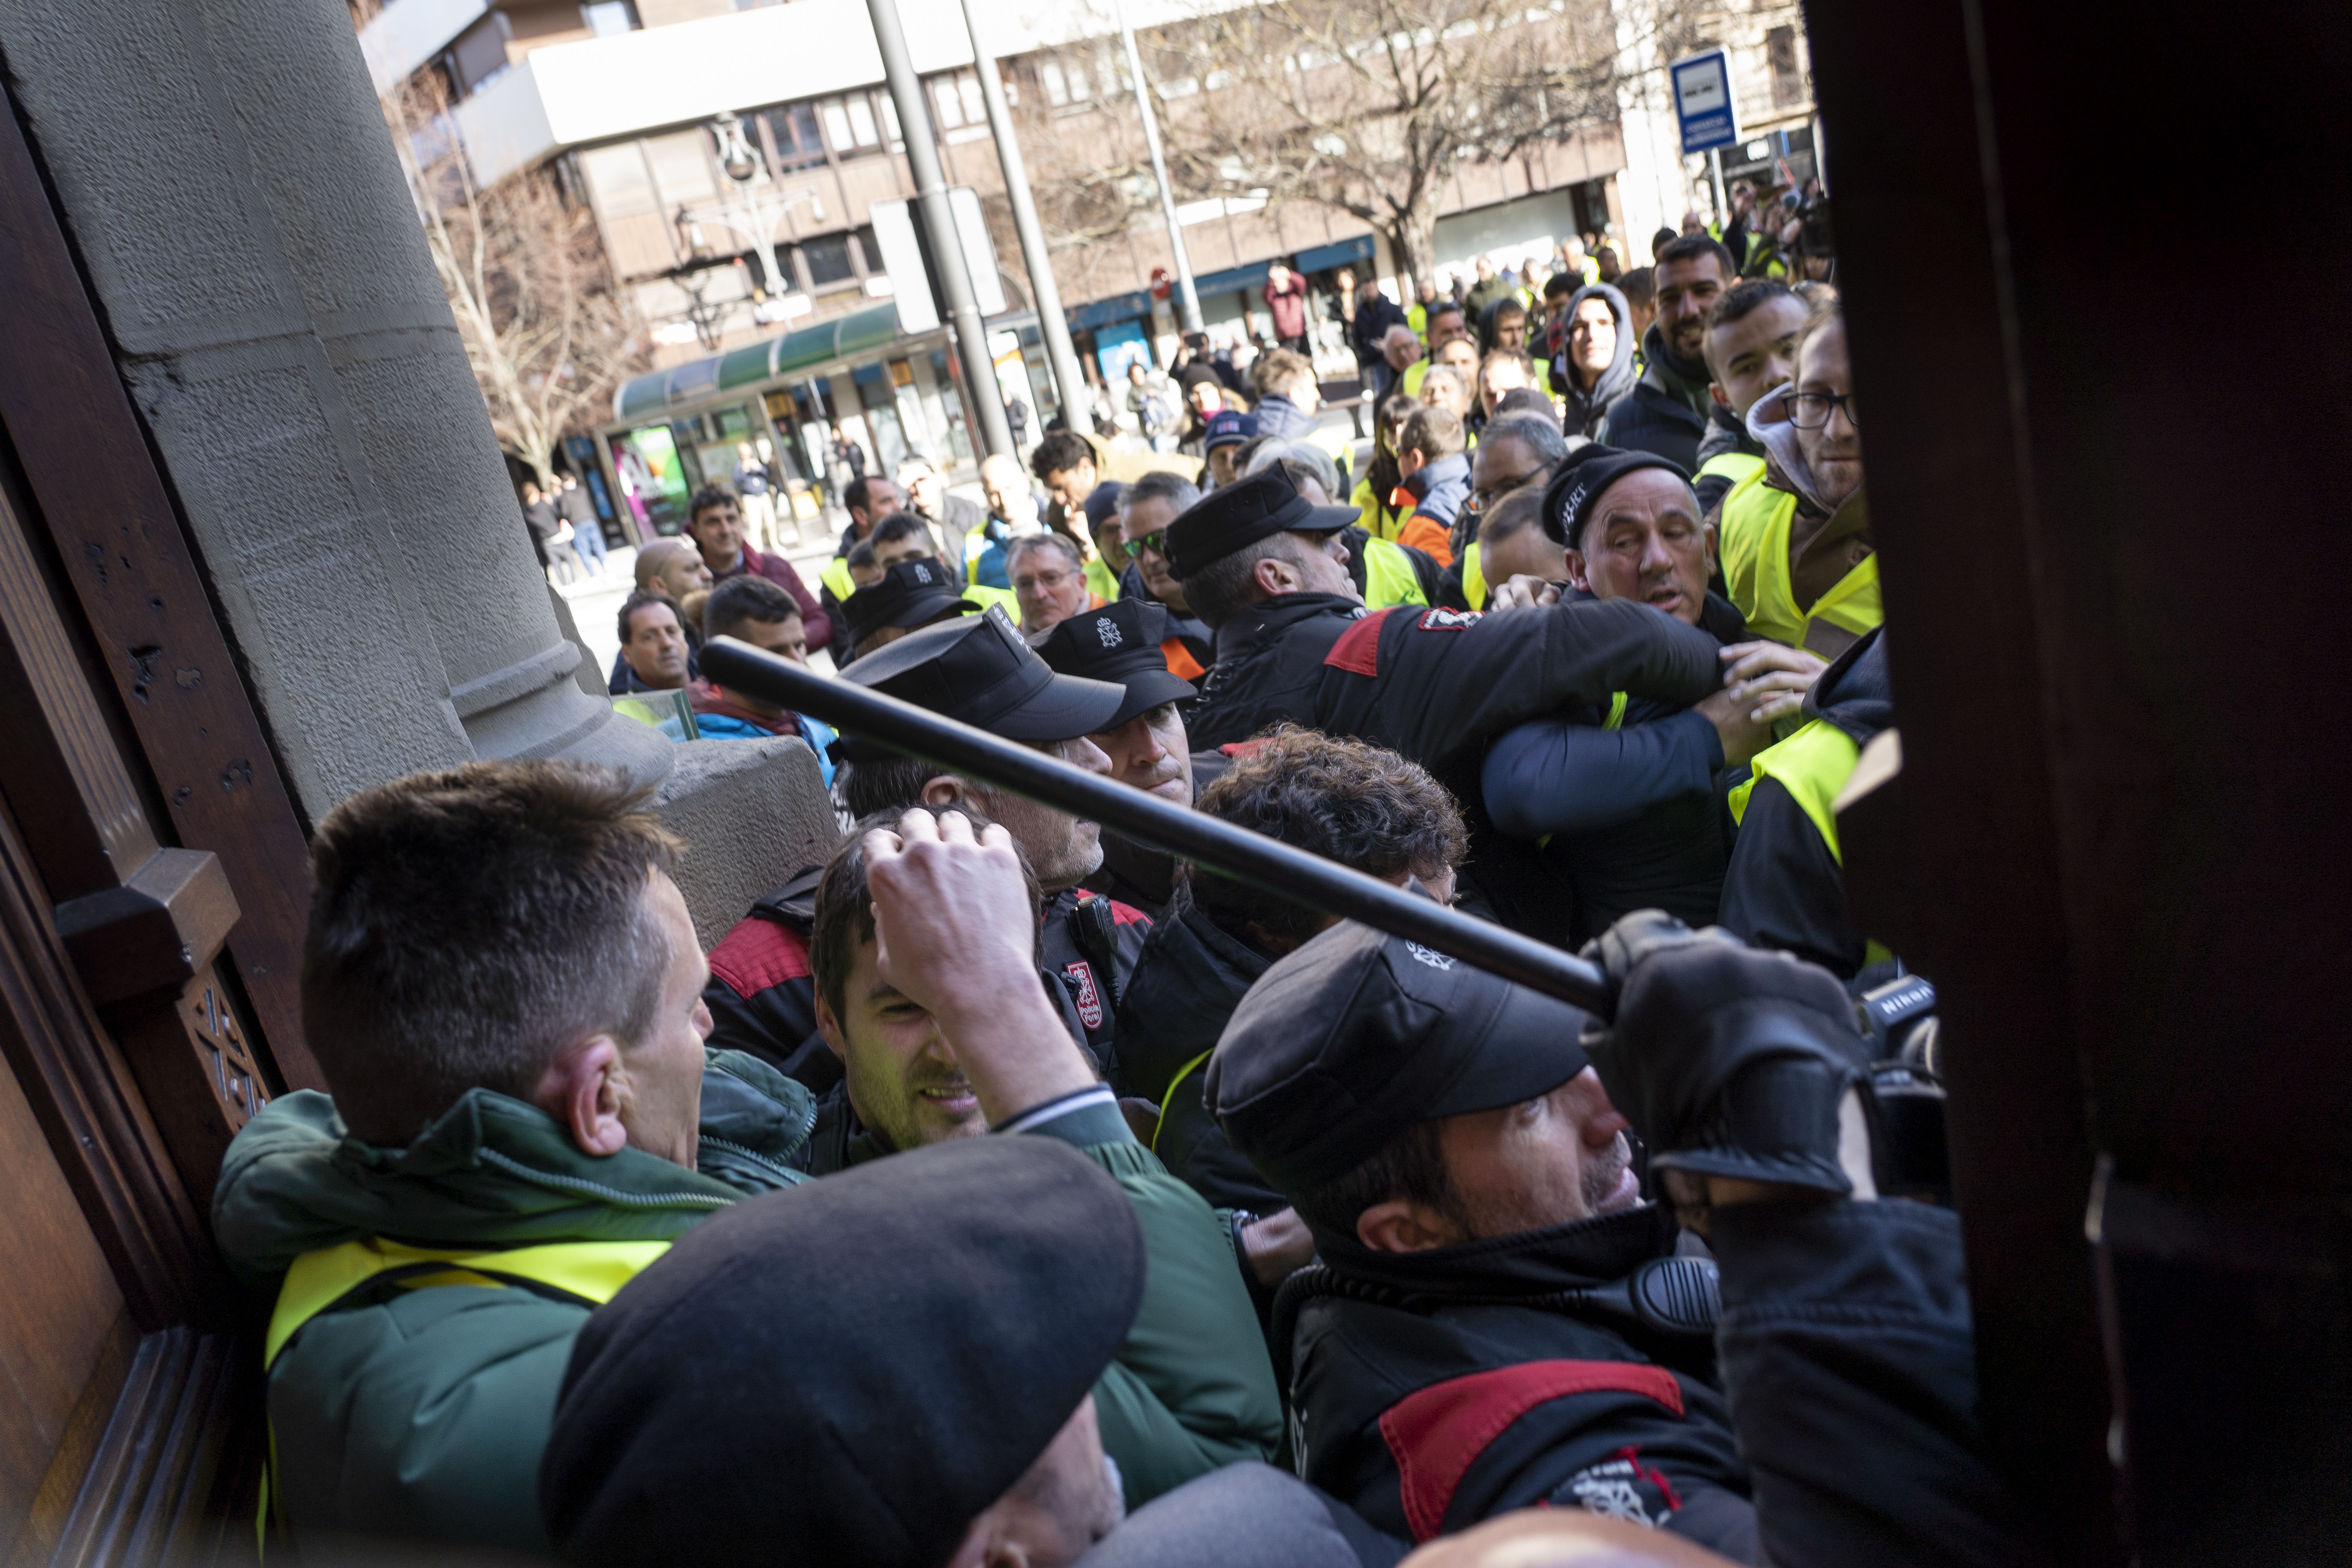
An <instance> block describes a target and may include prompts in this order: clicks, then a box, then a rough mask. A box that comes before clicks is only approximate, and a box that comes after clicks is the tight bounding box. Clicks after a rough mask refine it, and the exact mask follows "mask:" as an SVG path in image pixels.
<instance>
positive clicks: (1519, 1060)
mask: <svg viewBox="0 0 2352 1568" xmlns="http://www.w3.org/2000/svg"><path fill="white" fill-rule="evenodd" d="M1583 1026H1584V1014H1583V1013H1581V1012H1580V1011H1579V1010H1578V1009H1576V1008H1574V1007H1571V1006H1570V1005H1568V1004H1567V1003H1565V1002H1557V1001H1554V1000H1553V999H1552V998H1550V997H1549V996H1546V995H1544V994H1541V993H1540V992H1536V991H1530V990H1528V988H1527V987H1526V986H1524V985H1515V984H1512V983H1511V982H1509V981H1507V980H1505V979H1502V978H1500V977H1499V976H1497V975H1493V974H1489V973H1486V971H1485V970H1483V969H1478V968H1475V967H1473V966H1472V965H1470V964H1468V963H1464V962H1463V961H1462V960H1460V959H1456V958H1448V957H1447V956H1446V955H1445V954H1444V953H1442V952H1434V951H1433V950H1432V949H1429V948H1426V947H1423V946H1422V945H1421V944H1420V943H1418V942H1408V941H1406V940H1405V939H1404V938H1403V937H1400V936H1391V935H1388V934H1387V933H1386V932H1383V931H1376V930H1374V929H1373V928H1371V927H1370V926H1365V925H1358V924H1355V923H1353V922H1352V921H1349V922H1343V923H1341V924H1339V925H1336V926H1333V927H1332V928H1331V929H1330V930H1328V931H1325V932H1323V933H1322V934H1321V935H1320V936H1318V937H1316V938H1315V939H1314V940H1313V941H1311V942H1307V944H1306V945H1305V946H1304V947H1301V948H1299V949H1298V950H1297V951H1296V952H1292V953H1290V954H1289V955H1288V956H1287V957H1285V958H1283V959H1282V960H1280V961H1279V962H1277V963H1276V964H1275V965H1274V967H1273V968H1271V969H1269V970H1267V971H1266V972H1265V974H1264V975H1263V976H1262V977H1261V978H1260V979H1259V980H1258V983H1257V984H1255V985H1253V986H1251V987H1250V989H1249V994H1248V995H1246V996H1244V997H1243V998H1242V1005H1240V1006H1239V1007H1237V1008H1235V1009H1234V1016H1233V1018H1232V1020H1231V1021H1230V1022H1229V1023H1227V1024H1226V1026H1225V1032H1224V1035H1223V1037H1222V1038H1221V1039H1219V1040H1218V1042H1217V1048H1216V1051H1215V1053H1214V1054H1213V1056H1211V1057H1210V1058H1209V1070H1208V1078H1207V1082H1206V1086H1205V1089H1206V1093H1207V1097H1208V1101H1209V1107H1210V1109H1211V1110H1213V1111H1214V1112H1215V1114H1216V1118H1217V1121H1218V1122H1219V1123H1220V1124H1221V1125H1223V1128H1224V1131H1225V1136H1226V1137H1227V1138H1228V1139H1230V1140H1232V1142H1233V1144H1234V1147H1235V1148H1236V1149H1239V1150H1240V1151H1241V1152H1242V1153H1243V1154H1244V1156H1246V1157H1247V1158H1248V1160H1249V1163H1251V1164H1253V1165H1255V1166H1256V1167H1257V1169H1258V1172H1259V1173H1261V1174H1262V1175H1264V1176H1265V1179H1266V1180H1267V1181H1268V1182H1270V1183H1272V1184H1274V1186H1275V1187H1276V1189H1277V1190H1278V1191H1280V1192H1282V1193H1283V1194H1286V1195H1290V1196H1296V1195H1297V1194H1299V1193H1302V1192H1306V1191H1309V1190H1311V1189H1313V1188H1316V1187H1319V1186H1321V1185H1323V1184H1326V1183H1328V1182H1332V1181H1335V1180H1337V1179H1338V1178H1339V1177H1341V1176H1344V1175H1346V1174H1347V1173H1349V1172H1350V1171H1352V1170H1354V1169H1355V1168H1356V1167H1357V1166H1359V1165H1360V1164H1362V1163H1364V1162H1365V1161H1366V1160H1368V1159H1370V1158H1371V1157H1372V1156H1373V1155H1374V1154H1377V1153H1379V1152H1381V1150H1382V1149H1385V1148H1387V1147H1388V1146H1389V1144H1391V1142H1394V1141H1395V1140H1396V1137H1397V1135H1398V1134H1399V1133H1401V1132H1402V1131H1404V1130H1405V1129H1406V1128H1407V1127H1410V1126H1411V1125H1412V1124H1413V1123H1414V1122H1416V1121H1432V1120H1433V1119H1435V1118H1437V1117H1441V1116H1461V1115H1465V1114H1466V1113H1468V1112H1470V1111H1474V1110H1496V1109H1498V1108H1500V1107H1502V1106H1506V1105H1517V1104H1518V1103H1519V1102H1520V1101H1521V1100H1533V1099H1534V1098H1535V1097H1536V1096H1538V1095H1539V1094H1548V1093H1549V1092H1550V1091H1551V1090H1553V1089H1558V1088H1559V1086H1560V1085H1561V1084H1563V1083H1566V1082H1567V1081H1568V1080H1569V1079H1572V1078H1574V1077H1575V1076H1576V1075H1577V1074H1578V1073H1580V1072H1582V1071H1583V1070H1584V1068H1585V1065H1586V1063H1585V1056H1584V1047H1582V1046H1581V1045H1580V1044H1579V1043H1578V1037H1579V1035H1580V1031H1581V1030H1582V1028H1583Z"/></svg>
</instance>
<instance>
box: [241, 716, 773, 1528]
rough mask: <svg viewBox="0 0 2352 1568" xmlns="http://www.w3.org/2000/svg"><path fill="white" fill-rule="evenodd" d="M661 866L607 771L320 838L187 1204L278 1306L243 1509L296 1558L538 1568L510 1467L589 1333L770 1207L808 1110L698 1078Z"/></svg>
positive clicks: (520, 1484)
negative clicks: (327, 1545)
mask: <svg viewBox="0 0 2352 1568" xmlns="http://www.w3.org/2000/svg"><path fill="white" fill-rule="evenodd" d="M677 848H678V846H677V841H676V840H674V839H672V838H671V837H669V836H668V835H667V834H666V833H665V832H663V830H662V827H661V825H660V823H659V821H658V820H657V819H656V818H655V817H654V816H653V815H652V814H651V813H650V811H648V810H647V809H646V801H645V796H644V795H643V794H642V792H639V791H636V790H635V789H633V788H632V786H631V785H630V784H629V783H628V781H627V780H626V779H625V777H624V776H623V775H621V774H619V773H614V772H612V771H610V770H608V769H604V768H600V767H595V766H593V765H590V764H586V763H566V762H536V763H468V764H467V765H466V766H465V767H462V768H457V769H454V770H452V771H449V772H446V773H417V774H413V775H411V776H409V777H407V778H404V779H400V780H396V781H394V783H391V784H383V785H379V786H378V787H376V788H374V789H371V790H367V791H364V792H362V793H361V794H359V795H354V796H352V798H351V799H349V800H346V801H344V802H343V803H342V804H341V805H339V806H337V807H336V808H335V809H334V810H333V811H331V812H330V813H329V814H328V815H327V816H326V819H325V820H324V821H323V822H321V823H320V825H319V832H318V837H317V839H316V840H315V842H314V844H313V846H312V866H313V868H314V874H315V876H316V879H317V883H318V886H317V889H316V896H315V899H314V900H313V903H312V906H311V911H310V933H309V937H308V939H307V941H306V942H305V944H304V948H303V959H302V1022H303V1032H304V1034H305V1035H306V1036H307V1037H308V1038H309V1040H310V1048H311V1049H312V1050H313V1051H315V1052H316V1053H317V1055H318V1059H319V1065H320V1068H323V1069H324V1071H325V1073H326V1076H327V1082H328V1084H329V1087H330V1089H331V1094H320V1093H318V1092H316V1091H314V1090H299V1091H297V1092H294V1093H291V1094H286V1095H282V1096H280V1097H278V1099H277V1100H272V1101H271V1102H270V1103H269V1105H268V1107H267V1108H266V1109H265V1110H263V1111H262V1112H261V1114H259V1115H258V1116H257V1117H255V1118H254V1119H253V1120H252V1121H250V1122H248V1123H247V1125H246V1126H245V1128H244V1129H243V1130H242V1131H239V1133H238V1134H237V1137H236V1142H234V1143H232V1144H231V1145H230V1147H229V1151H228V1154H227V1157H226V1159H225V1160H224V1161H223V1162H222V1165H221V1175H220V1184H219V1186H218V1188H217V1189H216V1191H215V1197H214V1200H213V1229H214V1234H215V1237H217V1238H218V1239H219V1242H220V1246H221V1250H222V1251H223V1253H224V1254H226V1257H227V1258H228V1259H229V1261H230V1263H231V1265H232V1267H233V1268H235V1269H236V1272H237V1273H238V1275H239V1276H240V1277H241V1278H243V1279H245V1280H247V1282H248V1283H251V1284H255V1285H257V1286H260V1287H263V1288H265V1289H270V1290H273V1291H276V1292H277V1310H276V1312H275V1314H274V1315H273V1316H272V1318H271V1320H270V1325H269V1331H268V1337H267V1340H266V1342H265V1344H264V1347H263V1350H264V1356H265V1360H266V1363H267V1365H268V1412H269V1423H270V1448H271V1454H272V1462H271V1470H270V1478H269V1491H268V1499H267V1502H268V1510H269V1512H270V1513H271V1514H272V1515H274V1516H275V1517H276V1519H277V1520H278V1521H280V1522H281V1523H283V1524H285V1525H287V1526H289V1527H290V1528H291V1529H292V1530H293V1531H295V1532H297V1534H298V1536H299V1535H300V1534H304V1533H309V1532H312V1531H316V1532H320V1533H332V1534H336V1535H341V1536H346V1537H350V1536H383V1537H403V1538H407V1539H410V1540H435V1541H442V1542H468V1543H472V1544H476V1545H479V1546H484V1547H498V1548H501V1549H504V1550H508V1551H513V1552H540V1553H543V1552H546V1551H547V1550H548V1546H549V1543H548V1541H547V1539H546V1536H545V1533H544V1531H542V1529H541V1523H540V1517H539V1505H538V1499H539V1488H538V1471H539V1458H540V1452H541V1448H542V1447H545V1444H546V1441H547V1431H548V1424H549V1420H550V1417H551V1415H552V1413H553V1411H554V1408H555V1395H556V1391H557V1389H558V1387H559V1386H560V1384H562V1379H563V1372H564V1367H565V1364H566V1363H567V1362H568V1361H569V1360H570V1357H571V1353H572V1340H573V1339H574V1337H575V1336H576V1335H577V1334H578V1333H579V1331H580V1329H581V1326H582V1325H583V1324H584V1323H585V1322H586V1321H588V1315H589V1312H590V1310H592V1309H593V1308H594V1307H595V1306H597V1305H599V1304H600V1303H602V1302H604V1301H605V1300H609V1299H610V1298H611V1297H612V1296H613V1294H614V1292H615V1291H617V1290H618V1289H620V1288H621V1287H622V1286H623V1285H625V1284H626V1283H627V1282H628V1280H629V1279H631V1278H632V1277H634V1276H635V1273H636V1271H637V1270H638V1269H640V1268H644V1267H646V1264H648V1263H650V1262H651V1261H652V1260H653V1259H654V1258H657V1257H659V1256H660V1255H661V1253H662V1252H663V1251H664V1250H666V1249H667V1247H668V1245H669V1243H670V1242H671V1241H672V1240H673V1239H674V1238H675V1237H678V1236H680V1235H682V1234H683V1233H685V1232H686V1231H687V1230H688V1229H690V1228H691V1227H692V1226H695V1225H696V1224H697V1223H698V1222H699V1221H701V1220H702V1219H704V1218H705V1217H707V1216H708V1215H712V1214H715V1213H718V1212H719V1211H720V1210H723V1209H725V1208H727V1207H729V1206H730V1205H732V1204H734V1203H735V1202H736V1201H737V1200H738V1199H739V1198H741V1197H744V1196H746V1195H749V1194H755V1193H760V1192H765V1191H770V1190H772V1189H775V1188H781V1187H784V1186H789V1185H791V1184H793V1183H795V1182H797V1181H799V1180H800V1179H801V1178H800V1177H798V1176H797V1175H795V1174H794V1173H793V1171H792V1170H791V1169H790V1163H791V1162H793V1160H795V1159H796V1158H798V1157H799V1156H800V1153H801V1151H802V1147H803V1144H804V1143H805V1142H806V1141H807V1137H808V1130H809V1128H810V1126H811V1124H812V1123H813V1121H814V1116H815V1107H814V1102H813V1101H812V1100H811V1099H810V1096H809V1094H808V1091H807V1090H806V1089H803V1088H802V1087H801V1086H800V1085H798V1084H796V1083H794V1082H793V1081H792V1080H790V1079H786V1078H784V1077H783V1076H782V1074H781V1073H778V1072H777V1071H776V1070H775V1069H774V1068H771V1067H769V1066H768V1065H767V1064H765V1063H764V1062H761V1061H760V1060H758V1059H756V1058H751V1057H747V1056H742V1055H740V1054H738V1053H735V1052H728V1051H720V1052H709V1053H706V1052H705V1050H704V1048H703V1038H704V1037H705V1035H706V1034H708V1033H709V1028H710V1015H709V1011H708V1010H707V1009H706V1008H705V1007H704V1006H703V1005H702V1000H701V996H702V987H703V982H704V980H705V978H706V977H707V975H708V973H709V969H708V966H707V965H706V964H705V963H704V962H703V956H702V949H701V947H700V945H699V944H698V942H696V941H695V934H694V923H693V921H691V920H690V919H689V918H688V913H687V907H686V900H685V899H684V898H683V897H682V896H681V895H680V894H679V892H678V889H677V886H676V884H674V883H673V882H672V881H671V880H670V878H669V868H670V866H671V863H672V860H673V858H674V857H675V855H676V854H677Z"/></svg>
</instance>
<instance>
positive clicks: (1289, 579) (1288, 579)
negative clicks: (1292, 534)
mask: <svg viewBox="0 0 2352 1568" xmlns="http://www.w3.org/2000/svg"><path fill="white" fill-rule="evenodd" d="M1250 581H1251V582H1252V583H1255V584H1257V591H1258V592H1259V593H1261V594H1263V595H1265V596H1266V597H1267V598H1269V599H1272V598H1277V597H1279V596H1281V595H1284V594H1295V593H1297V592H1298V568H1297V567H1296V566H1293V565H1292V564H1291V563H1289V562H1287V561H1280V560H1276V559H1275V558H1274V557H1272V556H1264V557H1261V558H1260V559H1259V560H1258V561H1257V562H1256V563H1255V564H1253V565H1252V566H1251V567H1250Z"/></svg>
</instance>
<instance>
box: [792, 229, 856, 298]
mask: <svg viewBox="0 0 2352 1568" xmlns="http://www.w3.org/2000/svg"><path fill="white" fill-rule="evenodd" d="M801 260H802V263H803V265H804V266H806V267H807V268H808V279H809V287H810V288H812V289H823V288H824V287H826V286H827V285H828V284H835V283H847V282H850V281H852V280H854V279H856V276H857V268H856V263H854V262H853V261H851V260H850V258H849V236H847V235H845V234H827V235H820V236H818V237H816V238H814V239H804V240H803V241H801Z"/></svg>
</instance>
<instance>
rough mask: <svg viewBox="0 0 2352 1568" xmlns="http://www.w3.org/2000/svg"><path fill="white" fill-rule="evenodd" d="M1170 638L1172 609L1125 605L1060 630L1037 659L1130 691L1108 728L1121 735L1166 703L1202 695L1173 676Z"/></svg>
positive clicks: (1073, 620) (1083, 616)
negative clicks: (1166, 649) (1164, 648)
mask: <svg viewBox="0 0 2352 1568" xmlns="http://www.w3.org/2000/svg"><path fill="white" fill-rule="evenodd" d="M1167 636H1168V609H1167V606H1166V605H1150V604H1146V603H1145V602H1144V601H1142V600H1141V599H1120V600H1118V601H1116V602H1114V603H1111V604H1108V605H1103V606H1102V607H1101V608H1100V609H1095V610H1080V611H1079V612H1078V613H1077V614H1076V615H1075V616H1071V617H1070V618H1069V619H1068V620H1066V621H1064V622H1062V623H1061V624H1059V625H1058V626H1055V628H1054V629H1053V630H1052V631H1050V632H1047V633H1046V634H1045V637H1044V639H1043V640H1042V641H1040V642H1039V643H1038V644H1037V656H1038V657H1039V658H1043V659H1044V660H1045V662H1046V663H1047V664H1050V665H1052V666H1053V667H1054V668H1055V672H1056V673H1058V674H1062V675H1076V676H1083V677H1085V678H1087V679H1090V680H1115V681H1117V682H1118V684H1120V685H1121V686H1124V687H1126V688H1127V700H1126V701H1125V702H1123V703H1121V704H1120V705H1119V710H1118V712H1117V713H1115V714H1113V715H1111V719H1110V722H1108V724H1105V725H1104V726H1103V728H1104V729H1106V730H1116V729H1118V727H1119V726H1120V725H1121V724H1124V723H1126V722H1127V721H1129V719H1132V718H1134V717H1135V716H1136V715H1137V714H1139V713H1143V712H1148V711H1150V710H1151V709H1154V708H1157V707H1159V706H1160V704H1161V703H1163V702H1181V701H1184V700H1187V699H1189V698H1192V697H1197V696H1199V695H1200V692H1199V690H1198V689H1195V688H1194V686H1193V685H1192V682H1191V681H1189V680H1181V679H1178V678H1177V677H1175V676H1173V675H1171V674H1170V673H1169V672H1168V656H1167V655H1166V654H1164V653H1161V652H1160V643H1161V642H1162V641H1164V640H1165V639H1166V637H1167Z"/></svg>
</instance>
